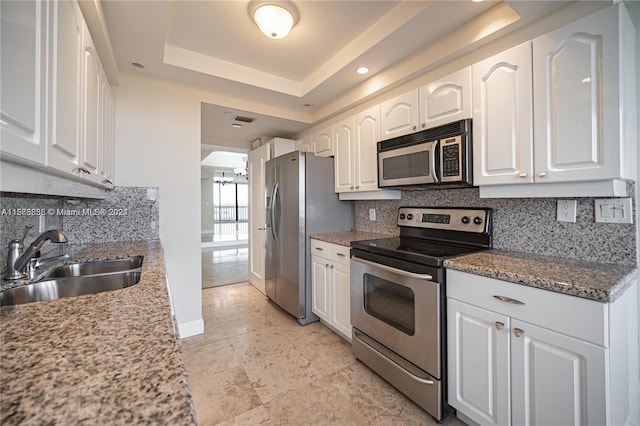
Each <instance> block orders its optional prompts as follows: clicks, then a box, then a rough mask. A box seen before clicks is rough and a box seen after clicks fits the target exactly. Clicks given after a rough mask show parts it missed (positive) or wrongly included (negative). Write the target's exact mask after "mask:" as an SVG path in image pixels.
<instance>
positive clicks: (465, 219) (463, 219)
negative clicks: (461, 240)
mask: <svg viewBox="0 0 640 426" xmlns="http://www.w3.org/2000/svg"><path fill="white" fill-rule="evenodd" d="M469 222H470V220H469V216H462V223H464V224H465V225H466V224H467V223H469Z"/></svg>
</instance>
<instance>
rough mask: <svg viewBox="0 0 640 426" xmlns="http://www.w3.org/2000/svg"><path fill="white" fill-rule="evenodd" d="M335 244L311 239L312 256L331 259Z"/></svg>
mask: <svg viewBox="0 0 640 426" xmlns="http://www.w3.org/2000/svg"><path fill="white" fill-rule="evenodd" d="M332 245H333V244H331V243H327V242H324V241H320V240H315V239H313V238H312V239H311V254H314V255H316V256H321V257H324V258H325V259H330V258H331V246H332Z"/></svg>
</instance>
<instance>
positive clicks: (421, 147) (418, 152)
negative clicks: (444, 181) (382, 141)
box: [378, 141, 438, 188]
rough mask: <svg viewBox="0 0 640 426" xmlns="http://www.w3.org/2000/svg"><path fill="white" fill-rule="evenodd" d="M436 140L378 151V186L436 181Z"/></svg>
mask: <svg viewBox="0 0 640 426" xmlns="http://www.w3.org/2000/svg"><path fill="white" fill-rule="evenodd" d="M437 150H438V141H431V142H424V143H420V144H417V145H411V146H407V147H404V148H395V149H391V150H389V151H382V152H378V186H379V187H381V188H382V187H393V186H403V185H420V184H428V183H437V182H438V178H437V173H436V152H437Z"/></svg>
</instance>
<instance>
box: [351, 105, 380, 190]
mask: <svg viewBox="0 0 640 426" xmlns="http://www.w3.org/2000/svg"><path fill="white" fill-rule="evenodd" d="M355 130H356V136H355V152H354V157H355V158H354V160H355V161H354V162H355V184H356V186H357V189H358V190H359V191H377V190H378V166H377V164H378V146H377V143H378V141H379V140H380V107H379V106H375V107H373V108H370V109H368V110H366V111H364V112H361V113H360V114H358V115H356V117H355Z"/></svg>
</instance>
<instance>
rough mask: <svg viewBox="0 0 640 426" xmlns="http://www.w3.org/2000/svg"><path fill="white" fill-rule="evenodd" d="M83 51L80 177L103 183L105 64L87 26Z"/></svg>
mask: <svg viewBox="0 0 640 426" xmlns="http://www.w3.org/2000/svg"><path fill="white" fill-rule="evenodd" d="M83 41H84V49H83V61H84V62H83V70H84V75H83V82H84V88H83V89H84V90H83V94H84V99H83V101H84V108H83V115H82V118H83V120H82V124H83V126H82V128H83V137H82V149H81V152H82V157H81V158H82V161H81V167H80V168H79V169H80V175H81V176H82V178H83V179H87V180H90V181H92V182H96V183H99V182H100V173H99V165H100V156H101V155H102V152H101V150H102V142H103V137H104V134H103V124H104V123H103V116H102V112H103V108H102V105H101V104H102V98H101V94H102V90H103V89H102V78H103V77H104V75H103V74H102V65H101V64H100V58H99V57H98V52H96V49H95V46H94V44H93V41H92V40H91V35H90V34H89V30H88V29H87V27H86V26H84V35H83Z"/></svg>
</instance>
